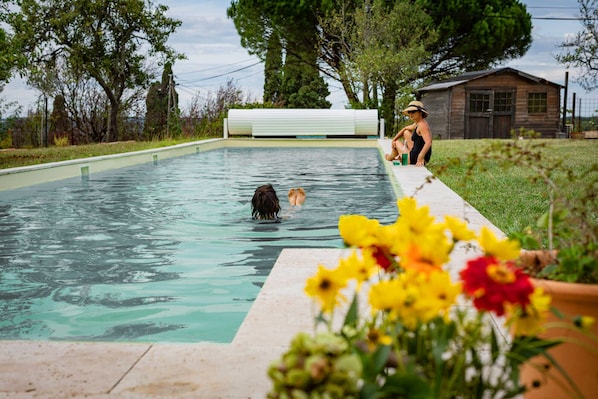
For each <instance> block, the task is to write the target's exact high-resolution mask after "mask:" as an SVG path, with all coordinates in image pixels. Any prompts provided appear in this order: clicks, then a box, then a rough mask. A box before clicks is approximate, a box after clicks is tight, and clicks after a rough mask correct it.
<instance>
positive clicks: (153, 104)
mask: <svg viewBox="0 0 598 399" xmlns="http://www.w3.org/2000/svg"><path fill="white" fill-rule="evenodd" d="M178 100H179V96H178V94H177V92H176V90H175V82H174V80H173V79H172V64H171V63H170V62H167V63H166V65H165V66H164V72H163V73H162V81H161V82H155V83H153V84H152V85H151V86H150V88H149V90H148V93H147V97H146V101H145V106H146V113H145V123H144V126H143V133H144V136H145V139H146V140H152V139H154V138H164V137H166V136H170V137H178V136H179V135H180V134H181V124H180V111H179V107H178V102H179V101H178ZM169 107H170V109H169Z"/></svg>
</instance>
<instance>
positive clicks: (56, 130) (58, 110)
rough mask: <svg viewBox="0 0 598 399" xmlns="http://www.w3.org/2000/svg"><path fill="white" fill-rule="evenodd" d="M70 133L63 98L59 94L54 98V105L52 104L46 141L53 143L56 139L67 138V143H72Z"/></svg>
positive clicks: (69, 124)
mask: <svg viewBox="0 0 598 399" xmlns="http://www.w3.org/2000/svg"><path fill="white" fill-rule="evenodd" d="M71 133H72V129H71V123H70V120H69V117H68V112H67V111H66V103H65V101H64V96H63V95H61V94H59V95H57V96H56V97H54V103H53V104H52V114H51V115H50V132H49V135H48V141H49V142H54V141H55V140H56V139H60V138H62V137H66V138H68V140H69V143H72V142H73V141H72V136H71Z"/></svg>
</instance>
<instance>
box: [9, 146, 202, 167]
mask: <svg viewBox="0 0 598 399" xmlns="http://www.w3.org/2000/svg"><path fill="white" fill-rule="evenodd" d="M195 140H197V139H193V140H191V139H188V140H161V141H121V142H115V143H103V144H89V145H77V146H66V147H47V148H33V149H8V150H1V151H0V169H7V168H16V167H19V166H29V165H38V164H42V163H48V162H58V161H68V160H71V159H79V158H88V157H95V156H100V155H110V154H120V153H123V152H130V151H141V150H147V149H150V148H160V147H167V146H170V145H175V144H180V143H184V142H188V141H195Z"/></svg>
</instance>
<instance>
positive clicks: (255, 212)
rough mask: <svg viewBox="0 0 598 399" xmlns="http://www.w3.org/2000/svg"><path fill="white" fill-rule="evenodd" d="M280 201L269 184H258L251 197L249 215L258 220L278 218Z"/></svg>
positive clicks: (276, 219)
mask: <svg viewBox="0 0 598 399" xmlns="http://www.w3.org/2000/svg"><path fill="white" fill-rule="evenodd" d="M279 212H280V201H279V200H278V196H277V195H276V190H274V187H272V185H271V184H264V185H261V186H259V187H258V188H257V189H256V190H255V193H254V194H253V198H252V199H251V217H252V218H253V219H258V220H275V221H278V220H280V217H279V216H278V213H279Z"/></svg>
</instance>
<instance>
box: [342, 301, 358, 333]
mask: <svg viewBox="0 0 598 399" xmlns="http://www.w3.org/2000/svg"><path fill="white" fill-rule="evenodd" d="M357 305H358V298H357V295H354V296H353V301H352V302H351V306H350V307H349V310H348V311H347V314H346V315H345V321H344V323H343V325H344V326H356V325H357V320H359V310H358V306H357Z"/></svg>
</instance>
